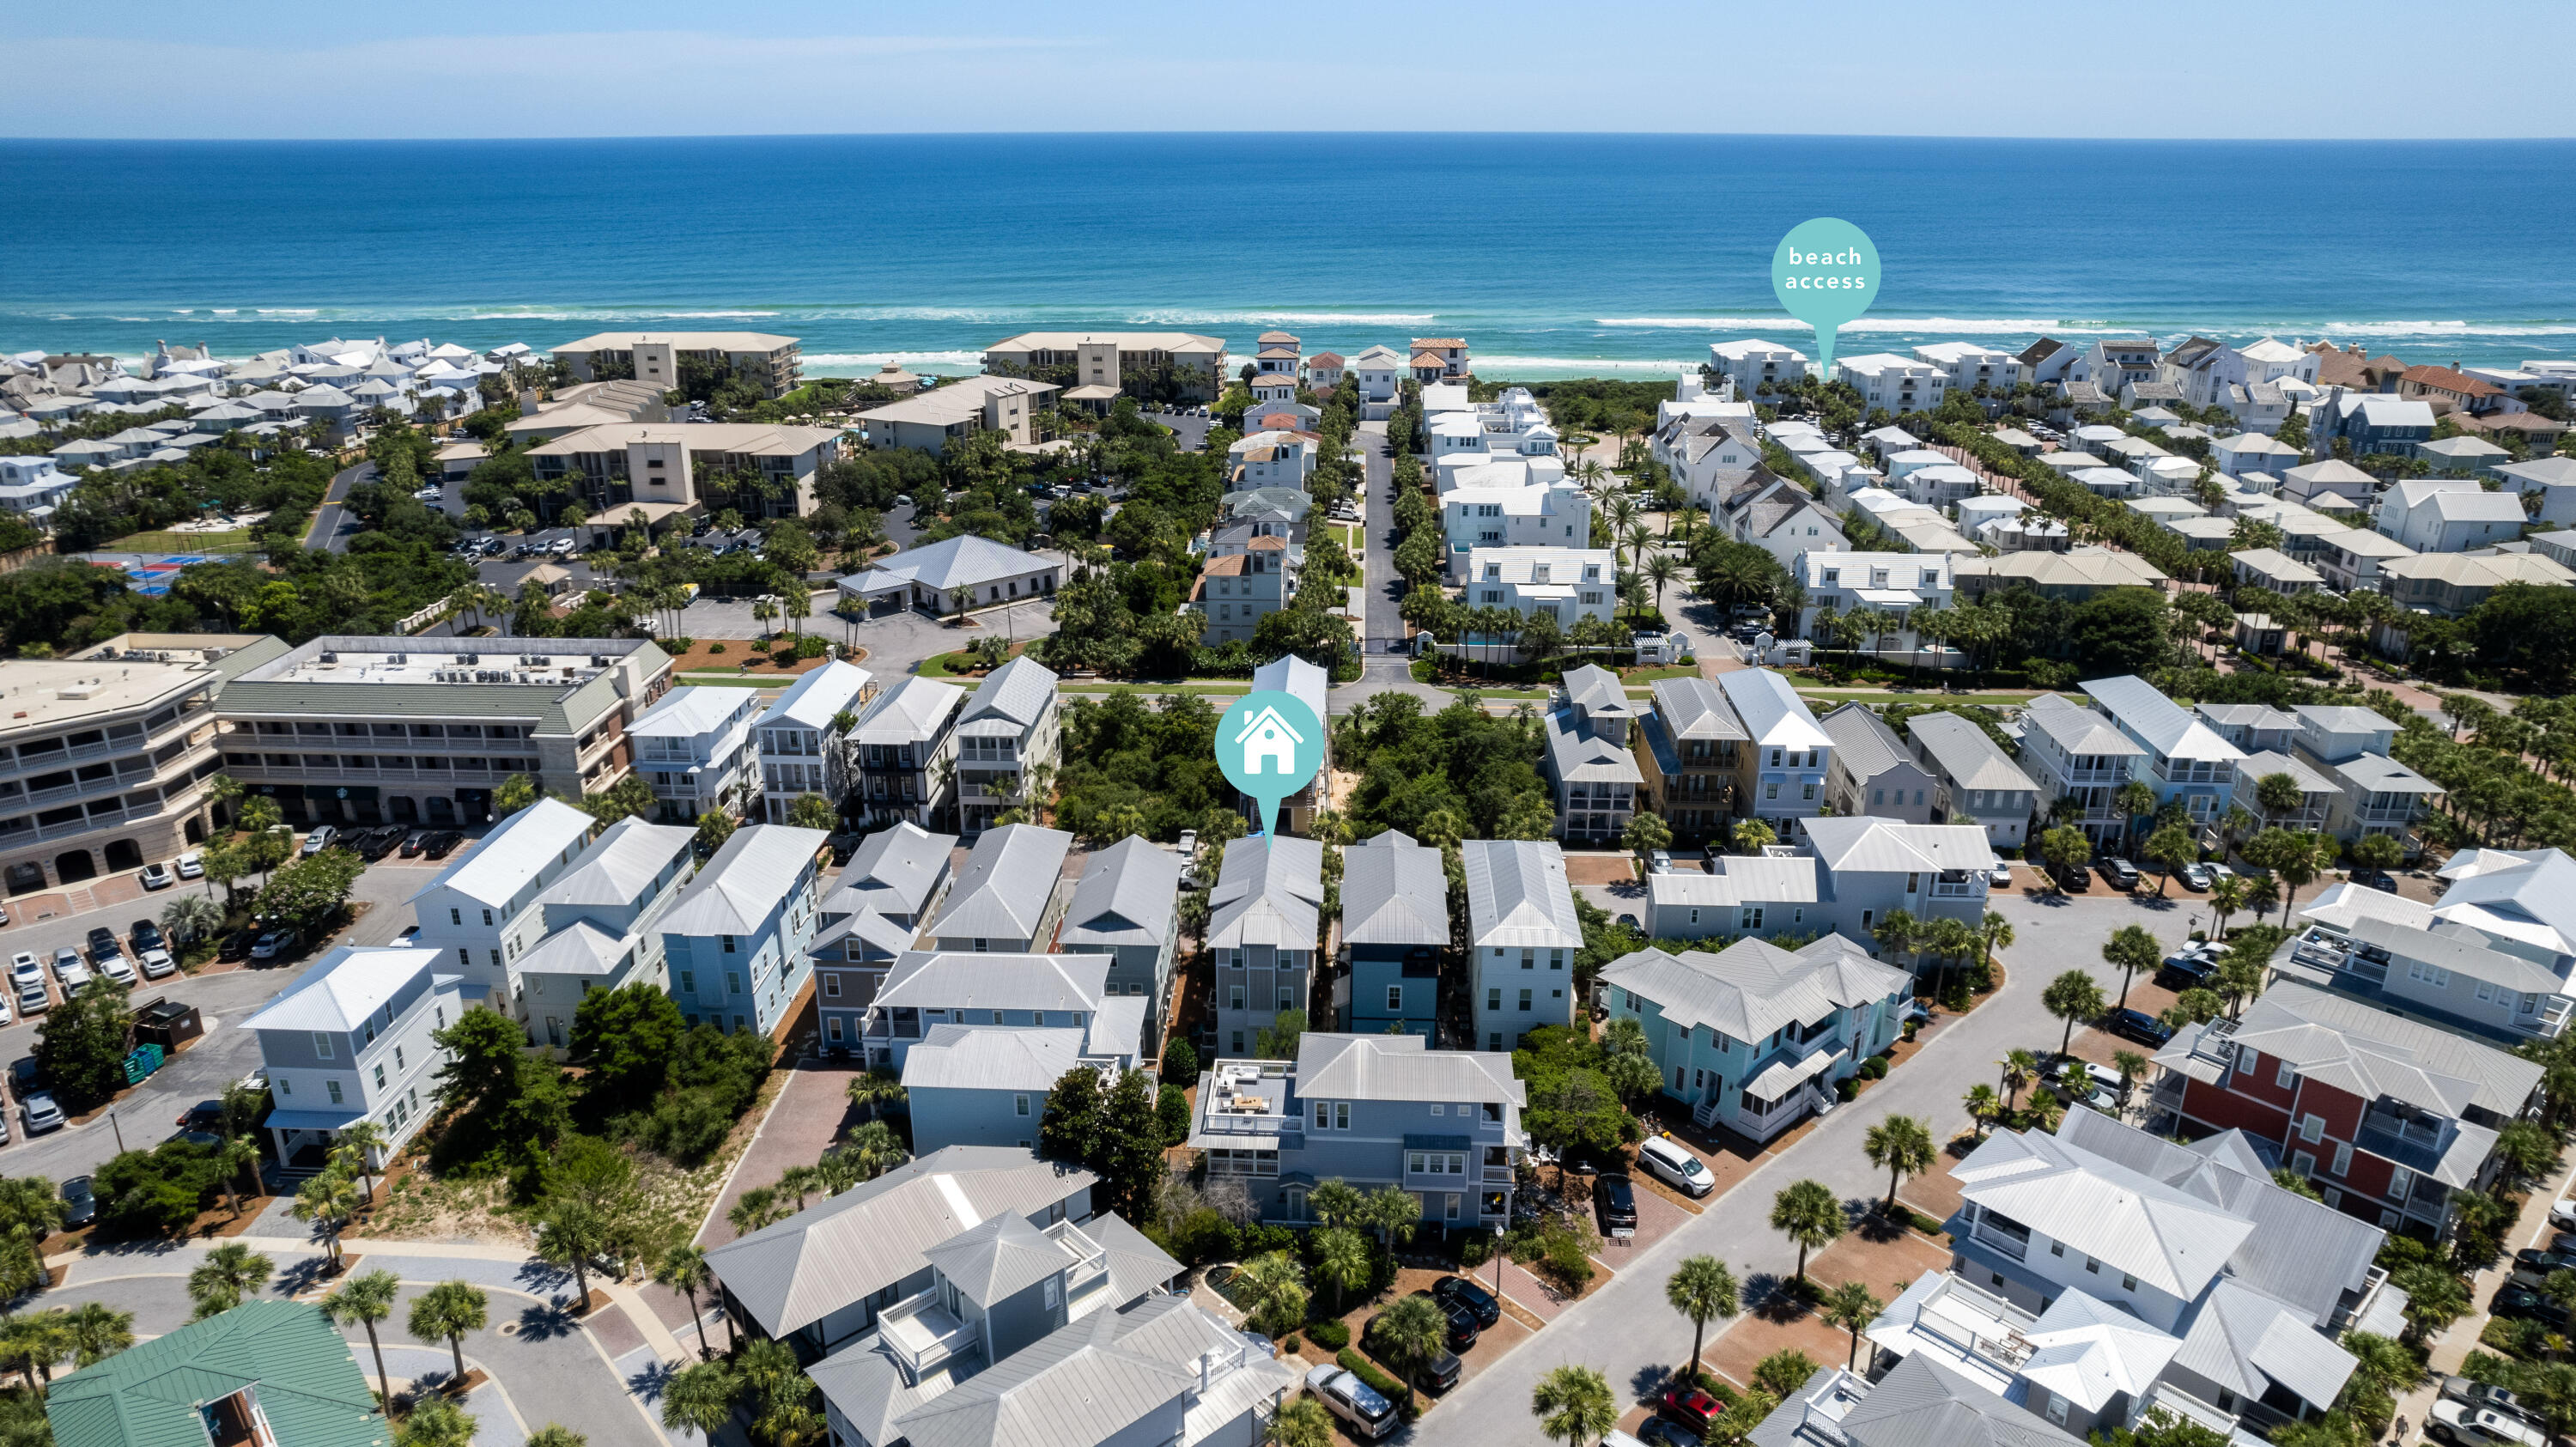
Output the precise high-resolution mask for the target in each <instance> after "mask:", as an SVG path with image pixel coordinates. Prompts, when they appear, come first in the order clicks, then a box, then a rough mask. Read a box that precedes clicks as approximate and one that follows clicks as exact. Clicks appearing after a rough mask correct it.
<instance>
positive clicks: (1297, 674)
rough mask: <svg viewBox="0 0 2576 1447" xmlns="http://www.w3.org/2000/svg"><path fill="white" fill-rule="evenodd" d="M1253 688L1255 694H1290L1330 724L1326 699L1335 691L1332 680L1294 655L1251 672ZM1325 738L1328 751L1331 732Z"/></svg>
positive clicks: (1278, 658) (1282, 656) (1327, 732)
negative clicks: (1269, 691)
mask: <svg viewBox="0 0 2576 1447" xmlns="http://www.w3.org/2000/svg"><path fill="white" fill-rule="evenodd" d="M1252 686H1253V688H1255V689H1256V690H1259V689H1275V690H1277V691H1278V692H1280V693H1284V694H1287V695H1289V696H1290V697H1292V698H1295V699H1296V700H1297V701H1298V702H1300V703H1302V704H1304V705H1306V707H1308V708H1311V709H1313V710H1314V711H1315V717H1317V718H1318V719H1323V720H1325V721H1326V722H1330V721H1331V717H1332V716H1331V715H1330V714H1329V713H1327V712H1326V711H1325V705H1324V696H1325V694H1326V692H1327V691H1328V690H1330V689H1331V687H1332V676H1331V675H1329V674H1327V673H1325V672H1324V670H1322V669H1320V668H1318V667H1316V666H1315V665H1314V664H1311V663H1309V662H1307V661H1306V660H1305V659H1302V658H1300V657H1298V656H1297V655H1296V654H1294V653H1286V654H1281V655H1280V656H1279V657H1277V658H1274V659H1272V660H1271V661H1269V662H1268V663H1265V664H1262V665H1261V666H1260V667H1258V668H1256V669H1254V670H1252ZM1324 734H1325V745H1326V747H1328V748H1329V747H1330V746H1331V742H1332V730H1331V729H1329V728H1328V729H1326V730H1325V731H1324Z"/></svg>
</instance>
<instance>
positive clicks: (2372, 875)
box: [2352, 869, 2397, 894]
mask: <svg viewBox="0 0 2576 1447" xmlns="http://www.w3.org/2000/svg"><path fill="white" fill-rule="evenodd" d="M2352 882H2353V883H2355V884H2358V885H2360V886H2361V887H2362V888H2364V889H2376V890H2378V891H2380V892H2381V893H2383V894H2395V893H2396V892H2397V881H2396V880H2394V879H2391V878H2389V877H2388V871H2387V870H2385V869H2356V870H2354V871H2353V872H2352Z"/></svg>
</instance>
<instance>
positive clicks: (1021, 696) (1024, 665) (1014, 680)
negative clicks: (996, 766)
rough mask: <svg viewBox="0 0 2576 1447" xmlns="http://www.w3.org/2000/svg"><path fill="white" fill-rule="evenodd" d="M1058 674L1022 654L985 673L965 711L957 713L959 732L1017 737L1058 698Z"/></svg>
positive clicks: (1043, 714) (967, 702) (1042, 715)
mask: <svg viewBox="0 0 2576 1447" xmlns="http://www.w3.org/2000/svg"><path fill="white" fill-rule="evenodd" d="M1055 686H1056V675H1055V673H1054V671H1053V670H1051V669H1049V668H1048V667H1047V666H1046V665H1045V664H1043V663H1040V662H1038V661H1037V660H1036V659H1034V658H1031V657H1029V656H1028V655H1026V654H1022V655H1020V656H1019V657H1017V658H1014V659H1012V660H1011V661H1010V662H1008V663H1005V664H1003V665H1002V666H1001V667H999V668H996V669H994V670H993V671H992V672H991V673H990V674H988V675H986V676H985V679H984V682H983V683H982V685H980V686H979V687H977V688H976V690H975V695H974V697H972V698H970V699H968V700H967V701H966V711H965V712H964V713H962V714H960V715H958V719H957V727H958V731H959V732H960V733H973V734H987V735H991V734H998V735H1001V736H1004V737H1014V736H1017V735H1018V734H1020V733H1022V732H1024V731H1025V730H1027V729H1028V727H1029V726H1030V725H1032V724H1034V723H1036V722H1037V721H1038V720H1039V719H1040V718H1042V717H1044V716H1045V714H1046V710H1047V705H1048V704H1050V703H1053V702H1054V701H1055Z"/></svg>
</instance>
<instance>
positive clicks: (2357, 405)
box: [2308, 387, 2433, 458]
mask: <svg viewBox="0 0 2576 1447" xmlns="http://www.w3.org/2000/svg"><path fill="white" fill-rule="evenodd" d="M2308 435H2309V441H2310V442H2311V443H2312V444H2313V445H2314V448H2315V451H2316V455H2317V456H2318V457H2320V458H2324V457H2332V456H2334V444H2335V440H2336V439H2337V438H2341V439H2343V440H2345V441H2347V442H2350V443H2351V444H2352V455H2353V456H2355V457H2368V456H2369V455H2371V454H2372V453H2374V452H2385V453H2393V454H2395V455H2396V456H2399V457H2412V456H2414V455H2415V445H2416V444H2417V443H2419V442H2430V441H2432V440H2433V406H2432V404H2431V403H2429V402H2426V401H2425V400H2423V399H2422V398H2420V397H2392V396H2390V395H2388V394H2387V393H2384V392H2347V391H2345V390H2344V389H2342V388H2340V387H2337V388H2335V389H2333V390H2332V391H2330V392H2328V393H2327V394H2326V398H2325V400H2324V401H2322V402H2319V403H2317V404H2316V405H2315V406H2314V407H2313V408H2311V409H2309V413H2308Z"/></svg>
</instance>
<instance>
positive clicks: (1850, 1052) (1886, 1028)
mask: <svg viewBox="0 0 2576 1447" xmlns="http://www.w3.org/2000/svg"><path fill="white" fill-rule="evenodd" d="M1601 985H1602V1000H1603V1003H1604V1004H1605V1005H1607V1006H1608V1008H1609V1011H1610V1017H1611V1018H1612V1019H1614V1020H1617V1019H1630V1020H1635V1021H1636V1022H1638V1024H1639V1025H1641V1026H1643V1027H1644V1029H1645V1032H1646V1046H1647V1051H1648V1053H1649V1054H1650V1055H1651V1056H1652V1057H1653V1059H1654V1062H1655V1068H1656V1070H1657V1072H1658V1073H1659V1075H1660V1076H1661V1077H1662V1079H1663V1082H1664V1084H1663V1087H1662V1089H1663V1093H1664V1094H1665V1095H1667V1096H1669V1097H1671V1098H1672V1099H1673V1100H1675V1101H1678V1102H1680V1103H1681V1104H1682V1105H1684V1106H1687V1107H1688V1108H1689V1109H1690V1112H1691V1119H1692V1120H1693V1121H1695V1122H1696V1123H1697V1124H1698V1125H1699V1126H1700V1128H1701V1129H1703V1130H1706V1129H1709V1128H1711V1127H1715V1126H1720V1125H1722V1126H1724V1127H1726V1128H1727V1129H1729V1130H1732V1131H1734V1132H1736V1133H1738V1134H1740V1135H1744V1136H1748V1137H1750V1138H1752V1139H1754V1140H1757V1141H1764V1140H1769V1139H1770V1138H1771V1137H1773V1136H1775V1135H1778V1134H1779V1133H1780V1132H1781V1131H1784V1130H1786V1129H1788V1128H1789V1127H1790V1126H1792V1125H1795V1124H1796V1123H1797V1122H1799V1121H1801V1120H1804V1119H1806V1118H1807V1117H1808V1116H1809V1115H1815V1114H1821V1113H1823V1112H1824V1111H1826V1110H1830V1109H1832V1108H1833V1093H1834V1085H1835V1082H1837V1081H1840V1080H1845V1079H1848V1078H1850V1077H1851V1076H1852V1075H1853V1074H1854V1073H1855V1072H1857V1071H1858V1070H1859V1069H1860V1063H1861V1062H1862V1061H1863V1060H1866V1059H1868V1058H1869V1057H1870V1056H1872V1055H1875V1054H1878V1053H1879V1052H1880V1051H1882V1050H1885V1049H1887V1048H1888V1046H1889V1045H1891V1044H1893V1043H1894V1042H1895V1040H1896V1035H1897V1031H1898V1028H1899V1025H1900V1021H1899V1019H1898V1015H1899V1012H1900V1011H1902V1010H1903V1009H1904V1006H1905V1004H1906V1002H1907V1001H1908V1000H1909V999H1910V998H1911V997H1912V995H1913V988H1914V980H1913V976H1911V975H1909V974H1907V973H1906V972H1905V971H1903V970H1900V969H1896V968H1893V967H1891V966H1888V965H1882V964H1880V963H1879V962H1878V961H1876V960H1873V959H1871V958H1870V957H1869V954H1868V952H1867V951H1866V950H1864V949H1862V948H1861V947H1860V946H1858V945H1855V944H1853V943H1852V942H1851V941H1849V940H1847V939H1844V938H1843V937H1842V936H1841V935H1838V934H1827V935H1824V936H1823V937H1821V938H1819V939H1818V940H1816V941H1815V943H1813V944H1810V945H1808V946H1806V947H1805V948H1803V949H1799V950H1794V951H1793V950H1784V949H1782V948H1780V947H1779V946H1777V945H1774V944H1771V943H1770V942H1768V941H1766V940H1759V939H1743V940H1738V941H1736V942H1735V943H1734V944H1732V945H1729V946H1727V947H1726V948H1725V949H1723V950H1720V951H1718V952H1716V953H1714V954H1711V953H1707V952H1704V951H1699V950H1688V951H1684V952H1683V953H1681V954H1678V955H1675V954H1666V953H1665V952H1664V951H1662V950H1657V949H1645V950H1639V951H1637V952H1636V953H1634V954H1630V955H1626V956H1623V957H1621V958H1619V959H1617V960H1613V961H1611V962H1610V964H1608V965H1607V966H1605V967H1603V969H1602V971H1601Z"/></svg>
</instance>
